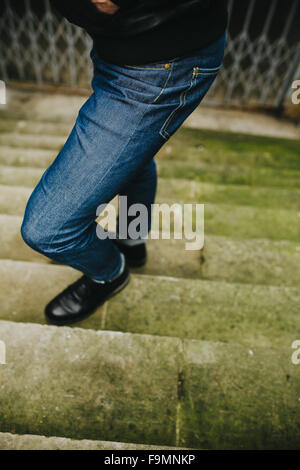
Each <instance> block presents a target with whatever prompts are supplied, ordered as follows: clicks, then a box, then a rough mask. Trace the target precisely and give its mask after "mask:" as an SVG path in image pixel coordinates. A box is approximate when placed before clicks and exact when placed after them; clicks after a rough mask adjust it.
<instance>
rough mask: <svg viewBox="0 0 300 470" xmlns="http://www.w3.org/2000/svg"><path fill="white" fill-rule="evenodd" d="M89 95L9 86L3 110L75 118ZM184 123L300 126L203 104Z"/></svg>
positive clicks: (268, 130)
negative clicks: (5, 105)
mask: <svg viewBox="0 0 300 470" xmlns="http://www.w3.org/2000/svg"><path fill="white" fill-rule="evenodd" d="M87 97H88V90H82V96H76V95H75V94H73V95H72V94H69V95H67V93H66V92H59V90H55V89H54V90H52V91H49V90H48V92H47V90H45V91H44V92H43V91H42V90H41V91H37V90H36V89H31V90H30V89H27V90H26V89H24V88H23V89H20V88H16V87H14V88H13V87H11V86H10V87H9V88H8V89H7V98H8V103H9V106H7V109H6V110H5V111H4V112H2V114H3V115H4V117H7V118H8V117H9V116H11V119H14V120H15V119H18V118H19V119H20V120H24V119H28V120H31V119H33V118H34V119H35V120H37V121H52V122H53V123H56V122H64V121H65V122H72V121H73V120H74V119H75V117H76V114H77V113H78V110H79V109H80V107H81V106H82V105H83V103H84V101H85V100H86V99H87ZM184 126H186V127H192V128H202V129H211V130H224V131H230V132H244V133H247V134H255V135H268V136H272V137H287V138H294V139H297V138H299V126H298V127H297V126H296V125H295V124H292V123H290V122H288V121H283V120H282V119H278V118H276V117H273V116H270V115H267V114H262V113H258V112H253V111H252V112H247V111H241V110H233V109H217V108H211V107H207V106H205V105H203V104H201V106H200V107H199V108H197V109H196V110H195V111H194V112H193V114H192V115H191V116H190V117H189V118H188V119H187V120H186V121H185V123H184Z"/></svg>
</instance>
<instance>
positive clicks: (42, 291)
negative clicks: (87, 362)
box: [0, 260, 300, 347]
mask: <svg viewBox="0 0 300 470" xmlns="http://www.w3.org/2000/svg"><path fill="white" fill-rule="evenodd" d="M79 276H80V274H79V273H78V272H76V271H75V270H72V269H70V268H67V267H65V266H54V265H52V266H51V265H42V264H35V263H26V262H21V261H9V260H7V261H6V260H2V261H0V278H1V290H0V319H1V320H10V321H15V322H32V323H45V317H44V307H45V305H46V304H47V303H48V302H49V301H50V300H51V299H52V298H53V297H54V296H55V295H57V294H58V293H59V292H60V291H61V290H62V289H63V288H65V287H66V286H67V285H68V284H70V283H71V282H73V281H75V280H76V279H77V278H78V277H79ZM37 286H38V289H37ZM299 305H300V290H299V289H292V288H287V287H282V288H279V287H273V286H255V285H243V284H229V283H226V282H213V281H198V280H191V279H176V278H164V277H161V276H149V275H143V276H142V275H132V277H131V282H130V283H129V285H128V286H127V288H126V289H125V290H124V291H122V292H121V293H120V294H118V295H117V296H115V297H114V298H113V299H111V300H109V301H108V302H107V303H106V304H105V306H104V307H102V308H100V309H99V310H98V311H97V312H96V313H95V314H93V315H92V316H91V317H90V318H88V319H87V320H85V321H82V322H80V323H78V324H76V325H75V326H76V327H81V328H88V329H96V330H99V329H101V330H113V331H123V332H129V333H140V334H151V335H158V336H173V337H180V338H194V339H202V340H210V341H222V342H226V343H228V342H233V343H240V344H243V345H246V346H248V347H253V346H254V345H255V346H263V347H281V346H282V347H288V346H290V345H291V344H292V342H293V341H294V337H295V331H300V315H299Z"/></svg>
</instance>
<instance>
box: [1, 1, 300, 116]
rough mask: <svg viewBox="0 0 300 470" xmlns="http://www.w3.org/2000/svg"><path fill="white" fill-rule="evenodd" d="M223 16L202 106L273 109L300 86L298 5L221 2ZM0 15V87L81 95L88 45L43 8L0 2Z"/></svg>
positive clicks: (88, 70) (44, 3)
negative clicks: (223, 32) (219, 55)
mask: <svg viewBox="0 0 300 470" xmlns="http://www.w3.org/2000/svg"><path fill="white" fill-rule="evenodd" d="M229 11H230V23H229V34H228V44H227V51H226V56H225V59H224V67H223V68H222V70H221V72H220V74H219V77H218V79H217V80H216V82H215V84H214V86H213V87H212V89H211V91H210V93H209V94H208V96H207V98H206V103H208V104H225V105H237V106H245V105H254V106H268V107H272V108H278V107H280V106H281V105H282V104H283V103H284V102H285V100H286V99H287V97H288V96H289V94H290V90H291V84H292V81H293V80H294V79H295V78H300V67H299V63H300V28H299V23H300V0H248V1H247V0H229ZM0 14H1V17H0V79H3V80H5V81H6V82H9V81H16V80H17V81H23V82H28V81H29V82H34V83H37V84H39V85H41V84H55V85H65V86H69V87H71V88H78V87H80V88H88V86H89V82H90V79H91V61H90V58H89V52H90V49H91V39H90V38H89V36H88V35H87V34H86V33H85V32H84V31H83V30H82V29H80V28H77V27H76V26H73V25H71V24H70V23H68V22H67V21H66V20H65V19H62V18H61V17H59V16H57V14H56V13H54V12H53V10H52V9H51V7H50V4H49V0H38V1H37V0H22V1H21V0H18V1H16V0H2V6H0ZM297 75H298V77H297Z"/></svg>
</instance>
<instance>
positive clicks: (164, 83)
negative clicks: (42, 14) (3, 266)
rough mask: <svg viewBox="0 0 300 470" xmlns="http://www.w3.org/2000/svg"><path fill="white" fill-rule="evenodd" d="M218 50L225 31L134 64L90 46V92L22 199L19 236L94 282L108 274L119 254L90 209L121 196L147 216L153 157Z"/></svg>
mask: <svg viewBox="0 0 300 470" xmlns="http://www.w3.org/2000/svg"><path fill="white" fill-rule="evenodd" d="M224 48H225V35H224V36H223V37H222V38H221V39H219V40H218V41H216V42H215V43H213V44H211V45H210V46H209V47H207V48H205V49H202V50H200V51H197V52H196V53H193V55H190V56H186V57H178V58H171V59H170V60H168V61H164V62H156V63H151V64H149V63H148V64H145V65H138V66H134V65H122V66H120V65H115V64H111V63H108V62H105V61H104V60H102V59H100V58H99V57H98V56H97V54H96V52H95V50H94V49H93V50H92V52H91V57H92V60H93V63H94V77H93V81H92V87H93V93H92V95H91V96H90V98H89V99H88V100H87V101H86V103H85V104H84V105H83V106H82V108H81V109H80V111H79V114H78V117H77V119H76V122H75V125H74V127H73V129H72V131H71V134H70V136H69V137H68V139H67V141H66V143H65V145H64V147H63V148H62V150H61V151H60V152H59V154H58V156H57V157H56V159H55V160H54V162H53V163H52V165H51V166H50V167H49V168H48V169H47V170H46V171H45V173H44V174H43V176H42V178H41V180H40V181H39V183H38V185H37V186H36V188H35V189H34V191H33V193H32V195H31V197H30V199H29V201H28V204H27V207H26V211H25V216H24V220H23V224H22V228H21V233H22V236H23V239H24V241H25V242H26V243H27V244H28V245H29V246H31V247H32V248H33V249H35V250H36V251H38V252H40V253H42V254H44V255H45V256H48V257H49V258H51V259H53V260H55V261H58V262H60V263H63V264H66V265H69V266H72V267H74V268H75V269H78V270H80V271H82V272H83V273H84V274H86V275H87V276H89V277H92V278H93V279H97V280H109V279H112V278H113V277H114V276H115V275H116V274H117V273H118V272H119V270H120V266H121V257H120V253H119V251H118V249H117V247H116V246H115V244H114V243H113V242H112V240H110V239H106V240H100V239H99V238H98V237H97V234H96V222H95V218H96V209H97V207H98V206H99V205H100V204H105V203H108V202H109V201H110V200H111V199H113V198H114V197H115V196H116V195H117V194H122V195H127V196H128V205H130V204H134V203H143V204H145V205H146V206H147V207H148V208H149V213H150V207H151V204H152V203H153V202H154V198H155V191H156V179H157V177H156V166H155V161H154V156H155V154H156V153H157V152H158V150H159V149H160V148H161V147H162V145H164V143H165V142H166V141H167V140H168V139H169V137H170V136H171V135H172V134H173V133H174V132H175V131H176V130H177V129H178V128H179V127H180V125H181V124H182V123H183V121H184V120H185V119H186V118H187V117H188V116H189V114H190V113H191V112H192V111H193V110H194V109H195V108H196V107H197V106H198V104H199V103H200V102H201V100H202V98H203V97H204V95H205V94H206V92H207V91H208V89H209V87H210V86H211V84H212V83H213V81H214V79H215V77H216V76H217V73H218V70H219V69H220V67H221V63H222V59H223V54H224Z"/></svg>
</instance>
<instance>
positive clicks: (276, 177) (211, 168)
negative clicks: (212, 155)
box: [156, 158, 300, 188]
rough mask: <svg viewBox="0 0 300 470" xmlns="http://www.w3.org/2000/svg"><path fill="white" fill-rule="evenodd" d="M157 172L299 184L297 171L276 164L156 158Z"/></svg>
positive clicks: (260, 183) (230, 180) (204, 179)
mask: <svg viewBox="0 0 300 470" xmlns="http://www.w3.org/2000/svg"><path fill="white" fill-rule="evenodd" d="M156 162H157V168H158V174H159V176H161V177H162V178H178V179H179V178H185V179H189V180H193V181H199V182H206V183H214V184H226V185H227V184H236V185H247V186H263V187H278V188H299V187H300V171H299V170H287V169H282V168H280V169H276V168H256V167H253V168H252V167H249V166H248V167H247V166H245V165H243V161H242V160H241V161H240V162H239V163H238V162H237V163H236V164H235V165H233V164H231V165H228V164H219V165H218V164H212V163H205V162H201V159H199V161H193V162H186V161H184V160H172V163H171V162H170V160H168V159H167V158H157V159H156Z"/></svg>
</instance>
